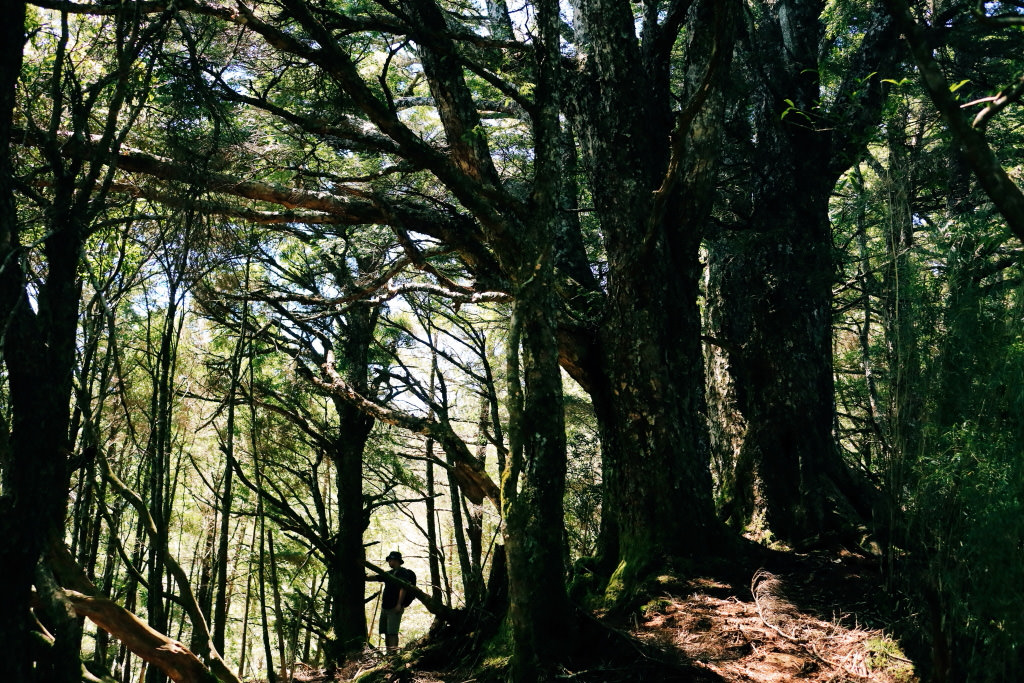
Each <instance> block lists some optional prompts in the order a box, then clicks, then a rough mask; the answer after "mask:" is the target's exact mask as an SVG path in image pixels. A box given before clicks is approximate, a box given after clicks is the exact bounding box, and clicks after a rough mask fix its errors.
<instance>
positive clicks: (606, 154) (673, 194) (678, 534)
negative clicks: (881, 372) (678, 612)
mask: <svg viewBox="0 0 1024 683" xmlns="http://www.w3.org/2000/svg"><path fill="white" fill-rule="evenodd" d="M735 10H736V5H735V3H724V4H722V3H719V4H718V6H717V7H716V6H715V3H710V2H700V3H697V4H696V5H695V7H694V8H692V9H691V12H690V15H689V17H688V19H689V21H690V27H691V32H690V34H689V41H690V43H689V48H690V49H689V50H688V54H689V55H690V57H691V60H692V63H689V64H688V66H689V67H690V68H691V71H692V72H693V73H694V74H696V77H694V78H692V79H691V80H690V81H688V86H687V93H686V94H687V95H689V96H690V97H691V99H690V100H689V104H690V105H692V106H688V107H687V112H686V113H685V114H683V115H680V117H679V119H678V121H676V122H674V121H673V118H672V114H671V112H670V107H669V94H668V93H669V89H668V82H669V79H668V73H669V72H668V64H669V60H668V54H669V53H668V51H667V50H666V49H665V43H666V41H664V40H661V41H659V40H658V38H659V36H658V31H659V30H662V29H661V27H657V26H655V25H654V24H653V23H651V22H648V23H646V24H645V29H644V41H643V43H642V45H638V44H637V43H636V41H635V40H634V39H633V38H632V36H633V21H634V20H633V15H632V13H631V11H630V8H629V7H628V6H627V5H625V4H623V3H619V2H615V1H614V0H598V1H596V2H587V3H582V4H581V6H580V8H579V10H578V11H579V14H580V18H581V19H582V22H581V23H582V25H583V26H584V28H585V30H586V32H587V39H588V42H589V47H590V50H589V53H590V56H589V58H588V61H587V72H586V73H585V74H584V76H585V77H584V81H583V82H584V83H585V85H584V86H583V89H582V91H581V93H580V97H579V105H578V106H579V111H578V117H577V120H576V122H577V128H578V129H579V138H580V143H581V151H582V154H583V159H584V166H585V168H586V170H587V173H588V176H589V179H590V184H591V188H592V195H593V197H594V204H595V209H596V212H597V215H598V216H599V218H600V221H601V228H602V231H603V234H604V237H605V243H604V246H605V250H606V253H607V255H608V271H609V272H608V288H609V294H608V300H607V309H606V312H605V313H606V319H605V320H604V321H603V324H602V330H603V332H602V334H601V337H600V341H599V347H600V349H599V350H597V352H596V353H597V355H599V356H600V357H601V367H600V371H599V375H598V376H595V377H592V378H591V379H592V381H590V382H589V383H588V384H589V389H590V390H591V392H592V395H593V396H594V404H595V412H596V413H597V415H598V419H599V420H600V421H601V422H602V428H601V431H602V436H603V442H602V447H603V454H604V472H603V475H604V482H605V498H604V503H603V509H604V510H605V511H606V513H607V514H610V515H612V516H614V519H613V520H611V521H610V523H609V521H607V520H606V522H605V523H604V526H603V534H602V538H603V543H604V544H606V545H605V547H604V548H603V551H604V553H605V554H614V555H615V556H616V557H617V558H618V565H619V573H618V577H619V578H623V579H626V580H627V583H628V580H629V579H630V577H635V576H638V575H639V574H640V573H641V572H642V571H643V570H644V569H645V568H646V567H648V566H650V565H651V564H652V563H653V562H657V561H658V560H659V559H661V558H663V557H664V556H665V555H675V556H694V555H700V554H702V553H712V552H714V551H715V550H717V549H718V548H719V547H720V546H721V542H722V540H723V535H722V534H721V533H720V528H719V524H718V522H717V519H716V516H715V513H714V508H713V505H712V502H711V478H710V473H709V469H708V449H707V431H706V424H705V421H704V412H705V410H704V379H703V369H702V368H703V361H702V357H701V353H702V352H701V347H700V341H699V340H700V317H699V311H698V309H697V300H698V278H699V273H700V265H699V262H698V245H699V242H700V233H699V226H700V225H701V221H702V219H703V217H704V216H705V215H706V213H707V210H708V208H709V204H708V203H707V201H705V200H704V199H703V196H704V195H705V193H706V192H707V189H708V186H707V184H708V182H709V180H710V178H711V177H712V171H713V168H714V158H715V148H714V146H713V145H712V144H710V141H712V140H714V139H715V137H716V131H715V128H714V126H713V125H711V118H710V117H709V116H707V114H708V112H709V111H710V109H709V108H708V106H709V103H712V106H713V102H714V97H712V96H709V92H710V89H709V88H702V87H701V85H700V83H699V82H700V80H701V78H700V77H701V76H702V75H704V74H707V73H711V72H713V70H717V69H722V68H723V67H724V66H725V65H726V64H727V63H728V55H729V54H731V47H730V46H731V34H732V22H733V21H734V20H735V17H736V14H735ZM668 42H669V46H670V41H668ZM659 45H661V47H660V48H659V47H658V46H659ZM638 84H642V85H638ZM638 89H639V90H642V91H643V92H645V93H652V95H651V96H650V97H644V98H638V97H635V96H634V93H635V92H637V90H638ZM673 128H675V130H673ZM609 542H612V543H615V547H608V546H607V544H608V543H609ZM616 585H620V584H618V582H613V586H616Z"/></svg>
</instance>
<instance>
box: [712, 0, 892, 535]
mask: <svg viewBox="0 0 1024 683" xmlns="http://www.w3.org/2000/svg"><path fill="white" fill-rule="evenodd" d="M824 9H825V3H824V2H810V3H778V4H777V5H774V6H771V7H767V6H766V7H763V8H761V10H760V14H759V21H758V23H757V24H756V25H755V24H751V26H750V28H749V32H748V34H747V35H746V37H745V40H743V41H742V42H741V45H742V48H743V49H742V50H741V54H742V55H743V56H744V59H745V63H744V64H743V68H741V69H738V70H737V72H736V73H737V74H738V75H739V76H740V79H742V80H737V82H736V84H735V86H734V87H735V89H736V94H737V95H738V96H745V97H747V98H748V99H747V101H746V106H745V107H738V108H736V109H735V110H734V112H735V118H734V121H733V122H732V124H731V125H730V130H731V131H732V133H733V137H732V139H731V140H730V149H734V150H735V151H736V153H739V154H742V155H743V156H744V158H748V159H750V163H749V164H748V165H746V166H745V168H746V169H747V170H746V171H745V174H744V175H743V177H742V180H741V181H739V183H738V184H737V186H736V187H735V188H734V189H733V190H732V195H733V196H732V197H731V198H730V200H729V209H730V210H731V212H732V215H733V216H734V220H732V221H730V222H729V223H728V228H729V229H728V230H723V231H721V232H720V233H719V234H718V235H716V236H714V238H713V239H711V240H710V241H709V251H710V254H711V256H710V258H711V263H710V266H709V272H710V278H709V285H708V292H707V297H708V301H709V307H710V316H709V322H710V327H711V335H712V337H714V338H715V341H716V342H717V343H718V344H720V345H721V350H722V352H723V353H724V354H725V358H726V360H725V364H724V369H725V373H718V374H717V375H715V376H713V377H712V380H715V379H722V380H724V381H723V383H721V384H719V385H717V386H715V387H713V388H712V390H711V392H710V395H713V396H716V397H717V398H719V399H720V400H721V403H720V404H719V405H718V406H716V409H715V411H714V413H715V414H717V415H719V416H721V417H724V418H725V419H727V420H730V421H735V422H737V423H742V424H744V425H745V431H743V432H742V433H738V434H733V435H732V436H733V438H730V439H725V440H722V441H720V442H719V443H721V444H722V446H723V447H724V448H725V449H727V451H726V452H724V453H722V454H720V455H719V457H717V458H716V460H718V461H722V462H731V463H732V469H731V472H725V473H723V476H724V478H725V479H726V481H725V482H724V486H725V490H726V491H727V492H729V493H730V495H731V497H732V499H731V500H729V501H726V505H727V506H728V507H729V510H730V516H731V518H732V520H733V521H734V522H736V523H737V525H740V526H743V525H747V524H749V523H751V521H753V520H755V519H763V520H764V523H765V524H767V526H768V527H769V528H770V529H771V531H772V532H773V534H774V535H775V536H776V537H779V538H782V539H784V540H787V541H802V540H807V539H811V538H814V537H818V536H820V535H822V534H828V533H831V532H834V531H837V530H840V529H842V528H844V527H845V526H847V524H848V523H849V522H850V521H851V520H852V521H859V520H858V517H861V518H862V517H864V516H866V515H867V514H869V512H868V510H867V509H866V508H862V509H860V510H857V511H854V510H853V509H852V507H851V505H852V504H854V503H863V502H865V501H867V500H869V499H870V495H866V492H865V489H864V488H863V487H861V486H859V485H858V483H857V482H855V481H854V480H853V479H852V478H851V476H850V473H849V472H848V471H847V469H846V467H845V465H844V463H843V462H842V460H841V458H840V456H839V451H838V448H837V444H836V441H835V437H834V434H833V429H834V425H835V409H834V396H833V376H832V344H831V335H832V327H831V325H832V319H831V292H832V281H833V263H832V235H831V226H830V223H829V216H828V201H829V196H830V193H831V191H832V188H833V186H834V184H835V182H836V180H837V179H838V178H839V176H840V174H841V173H842V172H844V171H845V170H846V169H847V168H848V167H849V165H850V164H851V163H852V162H853V160H854V159H855V158H856V156H857V155H858V154H860V153H861V151H862V149H863V146H864V144H865V141H866V138H867V135H868V134H869V132H870V131H871V130H872V127H873V126H874V125H875V123H876V122H877V120H878V118H879V116H880V112H881V109H880V104H881V102H882V94H883V93H882V88H881V83H880V82H879V79H877V78H874V77H873V75H872V74H873V73H874V72H877V71H879V69H884V68H886V66H887V65H888V64H891V63H892V59H893V55H894V44H895V43H894V40H893V39H894V38H895V36H894V34H893V32H892V28H891V22H890V21H889V20H888V17H887V16H886V15H884V13H882V12H880V11H878V10H877V9H876V11H875V12H873V13H871V14H870V15H869V16H868V20H867V21H866V22H865V26H866V27H867V30H866V31H865V33H864V36H863V38H862V42H861V45H860V47H859V48H858V50H857V51H856V52H855V53H854V54H853V55H852V56H851V58H850V60H851V61H850V64H851V67H850V68H849V69H848V70H847V71H846V73H845V75H844V79H843V81H842V82H841V83H840V84H839V85H838V88H837V94H836V95H835V98H834V101H833V102H831V103H829V102H827V101H824V100H825V98H824V97H823V92H822V87H821V82H820V79H819V76H820V73H821V71H820V69H821V67H822V61H823V59H824V54H825V53H821V52H819V48H820V46H821V45H822V44H823V43H822V37H823V31H824V24H823V22H822V20H821V13H822V12H823V11H824ZM719 369H722V366H719ZM734 411H735V412H734Z"/></svg>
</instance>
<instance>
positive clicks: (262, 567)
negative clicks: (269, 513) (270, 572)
mask: <svg viewBox="0 0 1024 683" xmlns="http://www.w3.org/2000/svg"><path fill="white" fill-rule="evenodd" d="M256 516H257V518H258V524H259V527H260V552H259V565H258V573H257V577H256V580H257V581H258V582H259V592H260V627H261V629H262V631H263V655H264V657H266V669H267V681H268V683H277V672H276V671H275V670H274V648H273V647H272V646H271V644H270V621H269V619H268V617H267V575H266V573H267V572H266V567H267V557H266V547H267V533H268V532H267V526H266V524H267V522H266V517H265V516H264V514H263V499H262V498H261V499H260V502H259V503H258V504H257V510H256Z"/></svg>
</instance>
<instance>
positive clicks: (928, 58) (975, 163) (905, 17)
mask: <svg viewBox="0 0 1024 683" xmlns="http://www.w3.org/2000/svg"><path fill="white" fill-rule="evenodd" d="M885 4H886V6H887V7H888V8H889V11H890V12H891V13H892V15H893V17H894V18H895V20H896V23H897V25H898V26H899V28H900V30H901V31H902V32H903V34H904V36H905V38H906V39H907V43H908V44H909V45H910V51H911V52H912V53H913V55H914V60H915V61H916V62H917V66H918V69H920V70H921V80H922V82H923V83H924V86H925V89H926V90H927V91H928V95H929V96H930V97H931V99H932V102H933V103H934V104H935V106H936V108H937V109H938V110H939V114H941V115H942V118H943V120H945V122H946V124H947V125H948V126H949V131H950V133H951V134H952V136H953V139H954V140H955V141H956V143H957V144H958V145H959V146H960V148H961V149H962V150H963V152H964V156H965V157H966V159H967V163H968V164H969V165H970V167H971V170H972V171H974V175H975V176H976V177H977V178H978V182H979V183H980V184H981V187H982V188H983V189H984V190H985V193H986V194H987V195H988V197H989V199H991V200H992V203H993V204H995V205H996V208H997V209H998V210H999V212H1000V213H1001V214H1002V215H1003V218H1005V219H1006V223H1007V225H1009V227H1010V229H1011V230H1012V231H1013V233H1014V234H1015V235H1016V236H1017V238H1018V239H1020V240H1022V241H1024V193H1022V192H1021V189H1020V188H1019V187H1017V185H1016V184H1015V183H1014V182H1013V179H1011V178H1010V176H1009V175H1008V174H1007V173H1006V169H1004V168H1003V165H1002V163H1000V161H999V159H998V158H997V157H996V155H995V152H993V151H992V148H991V146H989V143H988V141H987V140H986V139H985V136H984V134H983V133H982V132H981V131H980V130H978V129H977V128H974V127H972V126H971V125H970V124H969V123H968V122H967V119H966V118H965V117H964V115H963V112H962V111H961V110H960V104H959V103H958V102H957V101H956V98H955V97H954V96H953V93H952V92H950V89H949V82H948V81H947V80H946V76H945V74H944V73H943V72H942V69H941V67H940V66H939V64H938V62H936V61H935V58H934V57H933V56H932V51H931V49H930V48H929V46H928V40H927V37H926V36H925V31H924V28H923V27H922V26H921V25H920V24H919V23H918V22H917V20H915V19H914V17H913V15H911V13H910V8H909V7H908V6H907V3H906V2H905V0H885Z"/></svg>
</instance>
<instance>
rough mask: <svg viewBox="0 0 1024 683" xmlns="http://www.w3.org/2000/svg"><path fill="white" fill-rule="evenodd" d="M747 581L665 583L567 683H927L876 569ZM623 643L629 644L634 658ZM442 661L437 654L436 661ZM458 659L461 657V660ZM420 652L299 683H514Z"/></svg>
mask: <svg viewBox="0 0 1024 683" xmlns="http://www.w3.org/2000/svg"><path fill="white" fill-rule="evenodd" d="M774 565H775V563H772V564H771V566H773V569H772V571H770V572H769V571H767V570H765V569H759V570H757V571H755V572H753V574H752V575H751V576H749V577H748V578H749V583H748V582H747V581H743V582H740V581H738V580H735V581H728V582H726V581H722V580H721V579H713V578H698V579H689V580H686V581H680V580H677V579H675V578H673V577H671V576H665V577H659V579H658V581H657V586H658V588H657V590H656V591H651V592H649V594H648V596H649V597H648V601H647V602H646V603H645V604H643V605H642V606H640V607H639V608H638V609H637V610H634V611H633V612H632V614H631V616H630V617H629V618H628V619H626V620H625V622H623V623H619V624H610V623H608V620H603V619H600V615H597V616H598V617H599V619H598V621H597V622H595V623H602V624H604V627H607V630H608V632H609V633H612V634H615V635H614V636H613V638H614V643H612V641H610V640H609V641H607V642H596V640H597V639H595V642H594V643H593V647H590V648H588V651H587V652H586V653H584V654H583V655H582V656H579V655H577V656H576V657H574V659H573V664H572V665H571V666H570V667H568V668H567V669H566V670H564V671H563V672H562V673H561V674H560V675H558V676H557V678H558V679H564V680H566V681H576V682H585V683H626V682H627V681H630V682H631V681H658V682H661V681H680V682H681V681H701V682H712V681H721V682H726V683H741V682H742V683H790V682H792V683H839V682H846V681H851V682H852V681H870V682H872V683H916V682H917V681H918V680H919V679H918V677H917V675H916V673H915V670H914V664H913V662H911V661H910V660H909V659H907V657H906V655H905V654H904V653H903V650H902V648H901V647H900V646H899V644H898V642H897V641H896V640H895V636H894V635H893V630H892V629H891V628H890V626H891V625H892V622H893V619H894V617H892V615H891V610H889V609H888V608H887V606H886V602H887V599H886V597H885V593H884V591H883V590H882V588H881V585H880V580H879V570H878V565H877V561H875V560H873V559H871V558H866V557H863V556H860V555H855V554H851V553H847V552H845V551H844V552H841V553H838V554H836V553H832V554H828V555H824V554H822V555H795V554H788V556H787V557H785V558H784V559H783V561H782V562H780V563H778V566H777V567H776V566H774ZM623 643H626V644H627V645H626V646H625V647H624V646H623ZM431 650H435V652H434V654H433V655H430V654H426V653H429V652H430V651H431ZM448 652H449V653H450V652H452V650H451V649H449V650H448ZM441 661H447V662H448V663H449V664H450V665H451V666H450V667H444V666H438V657H437V656H436V648H435V647H432V646H431V644H429V643H428V642H426V641H421V642H418V643H413V644H412V645H411V646H410V647H409V648H408V649H406V650H404V651H403V652H402V653H401V654H400V655H397V656H395V657H391V658H385V657H382V656H381V655H379V654H377V653H376V651H373V652H371V653H368V655H367V657H366V658H364V659H363V660H361V661H359V662H352V663H351V665H350V666H349V667H346V669H345V670H344V671H342V672H339V673H338V674H337V675H336V676H335V678H334V679H329V678H327V677H326V676H325V674H324V673H323V672H320V671H315V670H311V669H310V670H305V671H301V672H296V676H295V678H294V680H295V681H296V682H297V683H326V682H327V681H329V680H333V681H355V680H358V681H361V682H362V681H374V682H380V683H384V682H388V683H397V682H399V681H401V682H402V683H468V682H469V681H491V680H500V679H501V678H503V676H502V675H500V674H499V672H498V671H492V672H490V673H489V674H488V672H487V671H486V669H487V665H486V664H484V665H483V666H481V662H480V657H479V654H478V655H477V657H476V661H475V662H473V663H471V664H467V660H466V659H465V658H463V657H459V658H449V659H447V660H445V659H444V658H443V657H442V658H441Z"/></svg>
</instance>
